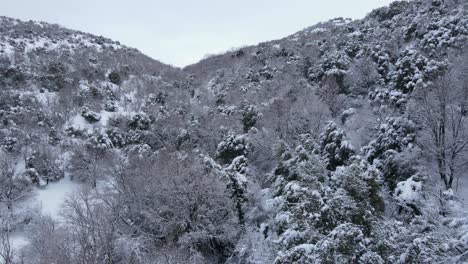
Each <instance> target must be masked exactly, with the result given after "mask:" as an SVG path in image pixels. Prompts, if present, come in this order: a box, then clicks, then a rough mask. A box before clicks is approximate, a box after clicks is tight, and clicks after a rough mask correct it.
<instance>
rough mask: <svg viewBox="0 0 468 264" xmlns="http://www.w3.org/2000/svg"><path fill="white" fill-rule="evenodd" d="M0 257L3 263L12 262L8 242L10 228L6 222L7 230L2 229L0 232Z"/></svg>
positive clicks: (10, 263) (12, 253)
mask: <svg viewBox="0 0 468 264" xmlns="http://www.w3.org/2000/svg"><path fill="white" fill-rule="evenodd" d="M0 239H1V241H0V257H1V259H2V260H3V261H2V263H4V264H13V263H14V252H13V248H12V247H11V242H10V230H9V225H8V224H7V230H3V231H2V232H1V234H0Z"/></svg>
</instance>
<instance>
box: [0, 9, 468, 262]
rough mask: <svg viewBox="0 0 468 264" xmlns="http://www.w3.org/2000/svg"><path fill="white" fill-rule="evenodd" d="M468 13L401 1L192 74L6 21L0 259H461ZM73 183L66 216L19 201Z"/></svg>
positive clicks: (113, 47)
mask: <svg viewBox="0 0 468 264" xmlns="http://www.w3.org/2000/svg"><path fill="white" fill-rule="evenodd" d="M467 12H468V6H467V3H465V2H464V1H457V0H445V1H443V0H417V1H401V2H394V3H392V4H391V5H390V6H388V7H383V8H380V9H377V10H374V11H372V12H370V13H369V14H368V15H367V16H366V17H365V18H364V19H361V20H355V21H353V20H348V19H341V18H339V19H334V20H331V21H327V22H323V23H320V24H317V25H315V26H312V27H310V28H306V29H304V30H302V31H300V32H297V33H295V34H293V35H291V36H288V37H285V38H283V39H280V40H275V41H269V42H265V43H260V44H259V45H256V46H248V47H243V48H239V49H235V50H233V51H230V52H227V53H225V54H222V55H216V56H212V57H209V58H206V59H204V60H202V61H200V62H199V63H196V64H194V65H190V66H188V67H185V68H184V69H178V68H173V67H171V66H167V65H164V64H162V63H160V62H157V61H154V60H152V59H151V58H148V57H146V56H145V55H143V54H141V53H140V52H138V51H137V50H134V49H131V48H128V47H125V46H123V45H120V44H119V43H117V42H114V41H111V40H108V39H105V38H103V37H97V36H93V35H90V34H86V33H82V32H77V31H72V30H68V29H64V28H62V27H59V26H56V25H50V24H46V23H38V22H22V21H18V20H14V19H10V18H1V20H0V23H1V27H0V87H1V89H0V121H1V122H0V144H1V152H0V154H1V155H0V157H1V163H2V166H1V174H0V176H1V177H0V181H1V188H0V193H1V203H0V205H1V210H2V211H1V219H2V225H3V228H2V230H3V232H2V237H3V238H4V239H3V242H2V243H1V247H0V252H1V253H2V254H0V256H1V257H2V258H3V260H4V261H5V262H7V263H16V262H18V263H20V262H21V261H23V262H21V263H369V264H370V263H442V262H444V263H466V262H468V253H467V252H468V216H467V215H466V208H468V201H467V200H465V198H467V199H468V175H467V174H466V169H467V166H468V162H467V161H468V119H467V117H468V116H467V115H468V108H467V107H468V77H467V76H468V63H467V61H468V44H467V43H468V14H467ZM64 177H69V178H71V179H72V181H73V182H77V183H80V184H81V191H80V192H78V193H76V194H74V195H70V197H69V198H67V200H66V201H65V203H64V206H63V210H62V215H61V216H60V218H57V217H55V218H54V217H46V216H41V215H40V210H38V209H37V208H23V207H21V206H20V204H21V201H24V200H25V199H28V197H29V196H30V195H31V192H32V191H31V190H34V189H35V188H47V183H48V182H54V181H61V180H63V178H64ZM15 230H23V231H22V232H24V233H25V234H26V236H27V237H28V240H29V241H28V244H27V245H26V246H24V247H22V248H11V247H10V243H8V236H9V234H10V233H11V232H14V231H15Z"/></svg>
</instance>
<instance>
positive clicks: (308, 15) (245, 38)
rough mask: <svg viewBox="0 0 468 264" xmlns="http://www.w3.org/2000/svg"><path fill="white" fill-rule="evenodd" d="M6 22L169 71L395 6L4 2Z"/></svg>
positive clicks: (385, 0)
mask: <svg viewBox="0 0 468 264" xmlns="http://www.w3.org/2000/svg"><path fill="white" fill-rule="evenodd" d="M1 2H2V3H1V8H0V15H3V16H9V17H14V18H19V19H22V20H40V21H45V22H50V23H57V24H60V25H62V26H65V27H68V28H71V29H78V30H81V31H86V32H90V33H93V34H97V35H103V36H105V37H109V38H111V39H114V40H118V41H120V42H121V43H122V44H125V45H127V46H131V47H135V48H137V49H139V50H140V51H142V52H143V53H145V54H147V55H149V56H151V57H153V58H155V59H158V60H160V61H162V62H164V63H168V64H172V65H175V66H185V65H188V64H191V63H195V62H197V61H198V60H200V59H201V58H203V57H204V56H205V55H207V54H213V53H219V52H222V51H226V50H228V49H230V48H233V47H240V46H243V45H250V44H256V43H258V42H262V41H267V40H272V39H278V38H282V37H285V36H287V35H290V34H292V33H295V32H296V31H299V30H301V29H303V28H305V27H308V26H311V25H313V24H315V23H317V22H320V21H324V20H328V19H331V18H334V17H350V18H362V17H364V16H365V15H366V14H367V13H368V12H369V11H371V10H372V9H374V8H376V7H380V6H384V5H388V4H389V3H390V2H392V0H287V1H285V0H235V1H226V0H166V1H163V0H130V1H128V0H127V1H124V0H74V1H70V0H3V1H1Z"/></svg>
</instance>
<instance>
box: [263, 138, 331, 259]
mask: <svg viewBox="0 0 468 264" xmlns="http://www.w3.org/2000/svg"><path fill="white" fill-rule="evenodd" d="M271 178H272V180H273V185H272V188H273V190H274V191H273V195H274V199H273V200H271V201H270V203H272V204H274V205H275V208H277V211H276V213H275V214H276V215H275V218H274V226H273V229H274V231H275V232H276V234H277V235H278V240H277V242H276V243H277V246H278V249H279V252H278V256H277V258H276V260H275V263H308V262H307V260H308V254H307V250H306V249H307V248H309V247H311V246H312V245H311V244H313V243H314V242H315V241H317V239H318V238H319V237H320V234H319V233H318V232H317V231H316V229H315V224H316V221H318V218H319V216H320V210H321V208H322V206H323V204H324V201H323V198H322V196H323V192H324V190H323V184H324V182H325V181H326V178H327V173H326V169H325V165H324V164H322V163H321V161H320V158H319V157H317V156H316V155H314V154H312V153H310V152H308V151H306V150H305V149H304V148H303V147H301V146H298V147H297V148H296V149H295V150H293V151H291V150H285V151H284V152H283V153H282V154H281V161H280V163H279V164H278V165H277V167H276V168H275V169H274V171H273V174H272V176H271Z"/></svg>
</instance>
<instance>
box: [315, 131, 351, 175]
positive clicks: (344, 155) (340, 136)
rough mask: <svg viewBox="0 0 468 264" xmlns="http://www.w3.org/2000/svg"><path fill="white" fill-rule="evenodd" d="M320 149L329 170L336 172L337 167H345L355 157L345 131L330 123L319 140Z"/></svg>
mask: <svg viewBox="0 0 468 264" xmlns="http://www.w3.org/2000/svg"><path fill="white" fill-rule="evenodd" d="M319 145H320V146H319V147H320V152H321V154H322V156H323V157H324V158H325V159H326V161H327V169H328V170H332V171H333V170H335V169H336V167H338V166H342V165H345V164H346V163H347V162H348V161H349V159H350V158H351V157H352V156H353V155H354V151H353V149H352V148H351V145H350V144H349V142H348V141H347V140H346V135H345V133H344V131H343V130H342V129H340V128H338V127H337V126H336V124H335V123H334V122H329V123H328V124H327V125H326V126H325V129H324V131H323V132H322V134H320V138H319Z"/></svg>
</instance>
